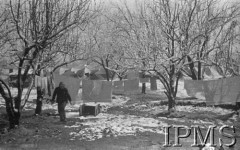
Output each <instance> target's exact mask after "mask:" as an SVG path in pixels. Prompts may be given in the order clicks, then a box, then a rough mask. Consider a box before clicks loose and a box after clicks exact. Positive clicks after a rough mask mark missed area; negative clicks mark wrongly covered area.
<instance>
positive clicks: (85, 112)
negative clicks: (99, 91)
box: [79, 104, 100, 116]
mask: <svg viewBox="0 0 240 150" xmlns="http://www.w3.org/2000/svg"><path fill="white" fill-rule="evenodd" d="M99 113H100V105H99V104H97V105H87V104H81V105H80V107H79V116H89V115H91V116H97V115H98V114H99Z"/></svg>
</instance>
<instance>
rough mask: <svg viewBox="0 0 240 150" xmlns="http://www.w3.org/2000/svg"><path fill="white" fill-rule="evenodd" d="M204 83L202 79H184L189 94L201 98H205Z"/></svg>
mask: <svg viewBox="0 0 240 150" xmlns="http://www.w3.org/2000/svg"><path fill="white" fill-rule="evenodd" d="M203 84H205V83H204V81H202V80H184V88H185V89H186V92H187V95H189V96H192V97H196V98H199V99H205V93H204V89H203Z"/></svg>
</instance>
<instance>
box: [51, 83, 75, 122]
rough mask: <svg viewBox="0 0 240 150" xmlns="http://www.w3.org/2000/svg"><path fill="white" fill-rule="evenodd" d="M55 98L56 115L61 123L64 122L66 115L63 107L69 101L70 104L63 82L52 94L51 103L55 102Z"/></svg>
mask: <svg viewBox="0 0 240 150" xmlns="http://www.w3.org/2000/svg"><path fill="white" fill-rule="evenodd" d="M56 96H57V99H56V102H57V103H58V113H59V116H60V121H61V122H66V113H65V107H66V105H67V103H68V101H69V103H70V104H72V103H71V96H70V95H69V93H68V90H67V88H66V87H65V85H64V83H63V82H60V83H59V87H57V88H55V90H54V92H53V97H52V102H55V98H56Z"/></svg>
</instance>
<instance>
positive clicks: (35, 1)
mask: <svg viewBox="0 0 240 150" xmlns="http://www.w3.org/2000/svg"><path fill="white" fill-rule="evenodd" d="M0 7H1V12H0V13H1V14H0V55H1V58H7V63H8V64H14V65H15V66H16V67H17V68H18V77H17V94H16V95H13V93H12V92H11V90H10V88H9V85H8V84H7V83H6V82H4V81H3V80H2V79H1V78H0V93H1V96H2V97H3V98H4V100H5V103H6V111H7V114H8V117H9V122H10V128H14V127H15V126H16V125H19V119H20V117H21V109H22V108H23V106H24V103H26V102H27V99H28V96H29V94H30V92H31V89H32V86H30V87H29V88H28V92H27V95H26V96H25V95H23V84H24V83H25V82H26V79H27V74H28V72H29V70H30V69H33V72H34V75H37V74H39V72H40V71H41V70H43V69H46V68H52V71H55V70H56V69H57V68H59V67H61V66H63V65H66V64H70V63H72V62H75V61H78V60H88V61H91V62H93V63H96V64H98V65H101V66H102V67H103V68H104V70H105V71H106V75H107V80H112V77H113V75H118V76H119V78H122V77H123V76H124V74H125V72H126V70H128V69H135V70H137V71H141V72H142V73H143V74H147V73H148V74H154V75H156V76H157V77H158V80H160V81H161V83H162V84H163V86H164V90H165V94H166V96H167V98H168V107H169V110H171V109H172V108H174V106H175V99H176V94H177V91H178V81H179V79H180V78H181V77H182V76H183V75H187V76H189V77H190V78H192V79H193V80H202V79H203V73H204V67H205V66H215V67H217V68H219V70H221V72H222V74H223V75H224V76H236V75H239V73H240V70H239V69H240V68H239V63H240V53H239V45H240V5H239V3H237V2H232V3H219V0H151V1H136V4H135V7H134V8H132V7H129V6H128V5H127V3H124V2H122V3H121V2H118V3H111V9H107V8H105V7H104V6H103V5H102V3H101V2H95V1H93V0H7V1H1V6H0ZM1 58H0V59H1ZM33 78H34V77H33ZM32 82H33V81H32ZM32 84H33V83H32Z"/></svg>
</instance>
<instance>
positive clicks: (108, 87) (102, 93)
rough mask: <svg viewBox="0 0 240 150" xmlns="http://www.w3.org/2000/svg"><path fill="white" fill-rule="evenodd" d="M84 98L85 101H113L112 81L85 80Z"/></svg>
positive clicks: (83, 82)
mask: <svg viewBox="0 0 240 150" xmlns="http://www.w3.org/2000/svg"><path fill="white" fill-rule="evenodd" d="M82 100H83V101H84V102H112V82H111V81H100V80H83V81H82Z"/></svg>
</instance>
